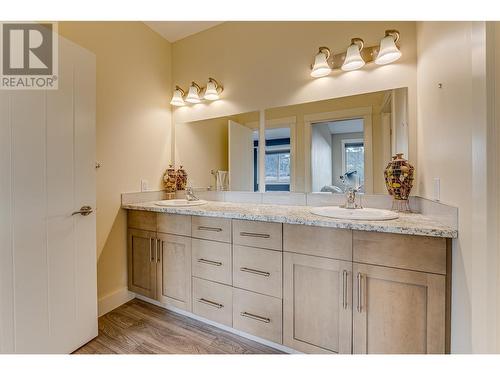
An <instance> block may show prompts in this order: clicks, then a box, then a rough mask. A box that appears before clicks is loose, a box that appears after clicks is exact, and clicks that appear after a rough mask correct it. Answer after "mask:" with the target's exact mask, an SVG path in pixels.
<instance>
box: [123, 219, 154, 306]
mask: <svg viewBox="0 0 500 375" xmlns="http://www.w3.org/2000/svg"><path fill="white" fill-rule="evenodd" d="M155 244H156V233H155V232H150V231H145V230H139V229H130V228H129V229H128V257H127V262H128V289H129V290H130V291H132V292H134V293H138V294H142V295H143V296H146V297H149V298H156V253H155Z"/></svg>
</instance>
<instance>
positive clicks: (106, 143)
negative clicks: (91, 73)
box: [59, 22, 172, 299]
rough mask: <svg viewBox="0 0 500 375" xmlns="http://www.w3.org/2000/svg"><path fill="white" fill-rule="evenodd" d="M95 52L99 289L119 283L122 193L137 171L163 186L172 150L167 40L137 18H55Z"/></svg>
mask: <svg viewBox="0 0 500 375" xmlns="http://www.w3.org/2000/svg"><path fill="white" fill-rule="evenodd" d="M59 32H60V33H61V35H63V36H65V37H66V38H68V39H70V40H72V41H74V42H75V43H77V44H79V45H81V46H82V47H84V48H86V49H88V50H90V51H91V52H93V53H94V54H95V55H96V58H97V156H96V158H97V160H98V161H99V162H101V163H102V167H101V168H100V169H99V170H98V171H97V252H98V265H97V271H98V294H99V298H100V299H102V298H103V297H106V296H112V295H113V293H119V292H120V291H122V292H123V291H124V290H125V289H124V288H126V285H127V277H126V214H125V212H124V211H123V210H121V209H120V194H121V193H123V192H127V191H140V180H141V178H144V179H147V180H149V184H150V187H151V188H152V189H159V188H160V187H161V177H162V173H163V171H164V170H165V168H166V167H167V165H168V163H169V159H170V156H171V147H170V145H171V139H170V137H171V112H170V106H169V104H168V103H169V100H170V96H171V89H172V81H171V45H170V43H168V42H167V41H166V40H165V39H163V38H161V37H160V36H159V35H158V34H156V33H155V32H153V31H152V30H151V29H149V28H148V27H147V26H145V25H144V24H142V23H140V22H60V23H59Z"/></svg>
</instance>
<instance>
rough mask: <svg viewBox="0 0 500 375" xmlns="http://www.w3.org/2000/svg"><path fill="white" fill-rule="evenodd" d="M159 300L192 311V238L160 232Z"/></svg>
mask: <svg viewBox="0 0 500 375" xmlns="http://www.w3.org/2000/svg"><path fill="white" fill-rule="evenodd" d="M157 239H158V240H159V242H158V243H159V246H160V249H161V251H159V254H160V259H159V261H158V267H159V270H158V277H157V282H158V286H157V290H158V293H157V300H158V301H160V302H162V303H165V304H167V305H171V306H175V307H177V308H179V309H182V310H186V311H191V238H189V237H184V236H178V235H171V234H164V233H158V234H157Z"/></svg>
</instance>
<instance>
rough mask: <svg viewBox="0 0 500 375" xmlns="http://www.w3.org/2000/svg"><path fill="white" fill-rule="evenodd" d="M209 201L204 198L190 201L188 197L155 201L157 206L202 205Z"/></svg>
mask: <svg viewBox="0 0 500 375" xmlns="http://www.w3.org/2000/svg"><path fill="white" fill-rule="evenodd" d="M206 203H207V201H204V200H202V199H200V200H197V201H188V200H187V199H168V200H164V201H158V202H155V204H156V205H157V206H164V207H191V206H201V205H202V204H206Z"/></svg>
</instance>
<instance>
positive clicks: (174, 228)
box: [158, 214, 191, 236]
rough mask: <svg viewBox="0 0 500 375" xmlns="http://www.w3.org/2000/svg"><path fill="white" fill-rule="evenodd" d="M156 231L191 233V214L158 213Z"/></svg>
mask: <svg viewBox="0 0 500 375" xmlns="http://www.w3.org/2000/svg"><path fill="white" fill-rule="evenodd" d="M158 232H161V233H168V234H178V235H180V236H190V235H191V216H189V215H175V214H158Z"/></svg>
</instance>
